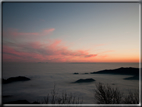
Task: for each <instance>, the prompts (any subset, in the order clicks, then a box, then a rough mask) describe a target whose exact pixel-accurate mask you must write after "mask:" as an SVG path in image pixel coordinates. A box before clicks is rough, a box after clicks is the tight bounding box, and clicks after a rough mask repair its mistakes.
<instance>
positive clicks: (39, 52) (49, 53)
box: [3, 40, 97, 62]
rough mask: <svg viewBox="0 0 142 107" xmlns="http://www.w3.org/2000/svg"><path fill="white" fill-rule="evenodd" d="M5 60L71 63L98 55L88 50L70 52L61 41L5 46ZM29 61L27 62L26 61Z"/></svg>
mask: <svg viewBox="0 0 142 107" xmlns="http://www.w3.org/2000/svg"><path fill="white" fill-rule="evenodd" d="M3 54H4V56H3V58H4V60H8V59H10V60H12V61H14V59H15V61H16V60H18V61H19V60H21V61H28V59H29V61H33V62H35V61H36V62H37V61H51V62H54V61H58V62H64V61H70V60H72V59H75V58H76V59H77V60H81V59H88V58H92V57H96V56H97V54H90V53H88V52H87V51H86V50H74V51H73V50H70V49H69V48H68V47H66V46H64V45H62V41H61V40H54V41H53V42H52V43H50V44H46V43H41V42H39V41H38V42H32V43H28V44H15V45H14V44H13V45H12V46H9V45H8V43H7V44H6V45H4V46H3ZM12 58H13V59H12ZM26 59H27V60H26Z"/></svg>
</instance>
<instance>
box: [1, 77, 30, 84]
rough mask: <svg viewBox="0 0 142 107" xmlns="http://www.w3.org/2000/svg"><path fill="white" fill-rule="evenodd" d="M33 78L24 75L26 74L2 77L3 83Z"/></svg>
mask: <svg viewBox="0 0 142 107" xmlns="http://www.w3.org/2000/svg"><path fill="white" fill-rule="evenodd" d="M28 80H31V79H30V78H27V77H24V76H18V77H10V78H8V79H2V83H3V84H7V83H12V82H17V81H28Z"/></svg>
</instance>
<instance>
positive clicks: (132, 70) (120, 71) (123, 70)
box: [91, 67, 139, 75]
mask: <svg viewBox="0 0 142 107" xmlns="http://www.w3.org/2000/svg"><path fill="white" fill-rule="evenodd" d="M91 74H120V75H139V68H133V67H128V68H123V67H121V68H117V69H110V70H108V69H106V70H101V71H98V72H91Z"/></svg>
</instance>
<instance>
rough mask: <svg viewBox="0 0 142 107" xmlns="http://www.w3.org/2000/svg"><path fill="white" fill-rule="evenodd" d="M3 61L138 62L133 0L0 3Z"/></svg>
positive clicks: (136, 4)
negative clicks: (116, 0) (122, 0)
mask: <svg viewBox="0 0 142 107" xmlns="http://www.w3.org/2000/svg"><path fill="white" fill-rule="evenodd" d="M2 12H3V14H2V18H3V24H2V25H3V26H2V27H3V38H2V39H3V40H2V41H3V61H4V62H139V41H140V39H139V3H3V5H2Z"/></svg>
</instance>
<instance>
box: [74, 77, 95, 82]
mask: <svg viewBox="0 0 142 107" xmlns="http://www.w3.org/2000/svg"><path fill="white" fill-rule="evenodd" d="M93 81H95V80H94V79H92V78H87V79H79V80H77V81H75V82H74V83H84V82H93Z"/></svg>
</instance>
